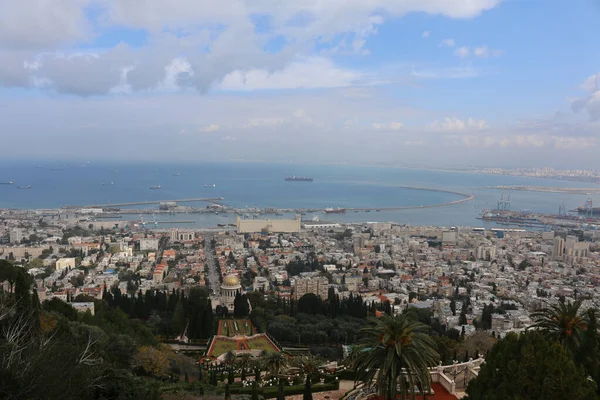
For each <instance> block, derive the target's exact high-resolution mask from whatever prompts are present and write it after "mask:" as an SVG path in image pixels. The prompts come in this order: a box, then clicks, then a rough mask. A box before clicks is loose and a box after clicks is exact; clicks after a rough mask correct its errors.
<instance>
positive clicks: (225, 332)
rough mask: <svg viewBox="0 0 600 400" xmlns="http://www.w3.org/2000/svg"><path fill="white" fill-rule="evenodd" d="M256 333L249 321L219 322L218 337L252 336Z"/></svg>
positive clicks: (226, 320)
mask: <svg viewBox="0 0 600 400" xmlns="http://www.w3.org/2000/svg"><path fill="white" fill-rule="evenodd" d="M255 333H256V330H255V329H254V326H253V325H252V322H250V320H249V319H224V320H221V321H219V332H218V334H219V335H222V336H229V337H234V336H238V335H239V336H252V335H254V334H255Z"/></svg>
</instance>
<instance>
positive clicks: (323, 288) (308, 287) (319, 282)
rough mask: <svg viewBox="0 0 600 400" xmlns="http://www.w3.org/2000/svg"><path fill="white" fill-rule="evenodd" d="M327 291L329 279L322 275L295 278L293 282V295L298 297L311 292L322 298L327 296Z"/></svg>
mask: <svg viewBox="0 0 600 400" xmlns="http://www.w3.org/2000/svg"><path fill="white" fill-rule="evenodd" d="M328 291H329V280H327V278H326V277H324V276H319V277H316V278H306V279H302V278H297V279H296V280H295V282H294V297H295V298H296V299H300V298H301V297H302V296H304V295H305V294H307V293H313V294H316V295H317V296H319V297H321V298H322V299H326V298H327V294H328Z"/></svg>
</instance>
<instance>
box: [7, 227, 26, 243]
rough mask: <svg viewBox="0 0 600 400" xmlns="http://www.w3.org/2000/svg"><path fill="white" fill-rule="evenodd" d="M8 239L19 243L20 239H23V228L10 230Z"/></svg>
mask: <svg viewBox="0 0 600 400" xmlns="http://www.w3.org/2000/svg"><path fill="white" fill-rule="evenodd" d="M9 240H10V242H11V243H21V240H23V230H22V229H19V228H15V229H13V230H11V231H10V233H9Z"/></svg>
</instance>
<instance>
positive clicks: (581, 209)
mask: <svg viewBox="0 0 600 400" xmlns="http://www.w3.org/2000/svg"><path fill="white" fill-rule="evenodd" d="M575 210H576V211H577V213H578V214H585V215H589V214H590V208H589V207H585V206H580V207H577V208H576V209H575ZM591 211H592V213H591V214H592V215H600V207H592V208H591Z"/></svg>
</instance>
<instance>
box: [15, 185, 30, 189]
mask: <svg viewBox="0 0 600 400" xmlns="http://www.w3.org/2000/svg"><path fill="white" fill-rule="evenodd" d="M31 187H32V186H31V185H22V186H17V188H19V189H31Z"/></svg>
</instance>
